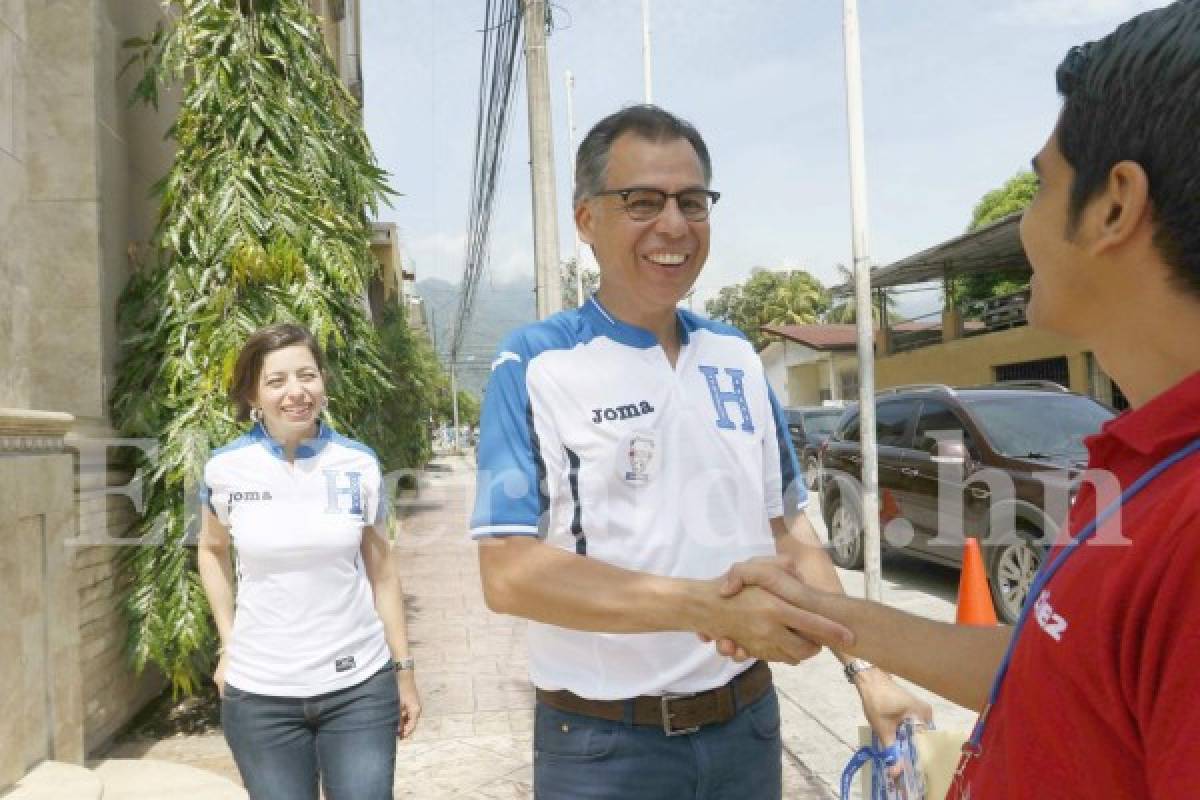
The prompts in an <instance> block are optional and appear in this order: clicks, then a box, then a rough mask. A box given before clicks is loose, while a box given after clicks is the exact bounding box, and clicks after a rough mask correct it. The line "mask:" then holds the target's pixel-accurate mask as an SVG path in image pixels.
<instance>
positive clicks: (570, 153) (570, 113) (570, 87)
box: [567, 70, 583, 306]
mask: <svg viewBox="0 0 1200 800" xmlns="http://www.w3.org/2000/svg"><path fill="white" fill-rule="evenodd" d="M567 163H568V164H571V165H574V163H575V76H574V75H572V74H571V70H567ZM574 175H575V170H574V168H573V167H572V169H571V176H572V180H574ZM571 231H572V237H571V238H572V240H573V241H574V242H575V305H577V306H582V305H583V265H582V264H580V263H579V231H578V230H577V229H576V228H575V227H574V226H572V228H571Z"/></svg>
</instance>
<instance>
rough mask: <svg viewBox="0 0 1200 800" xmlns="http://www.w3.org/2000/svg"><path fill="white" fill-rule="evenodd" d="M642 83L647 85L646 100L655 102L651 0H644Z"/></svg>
mask: <svg viewBox="0 0 1200 800" xmlns="http://www.w3.org/2000/svg"><path fill="white" fill-rule="evenodd" d="M642 85H643V86H644V87H645V94H646V102H647V103H653V102H654V94H653V92H651V91H650V0H642Z"/></svg>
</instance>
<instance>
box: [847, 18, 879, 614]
mask: <svg viewBox="0 0 1200 800" xmlns="http://www.w3.org/2000/svg"><path fill="white" fill-rule="evenodd" d="M842 11H843V19H842V33H843V36H844V40H845V51H846V118H847V124H848V128H849V132H850V208H851V226H852V229H853V247H854V298H855V307H856V310H857V316H858V320H857V323H858V413H859V420H860V424H859V431H860V440H861V442H862V486H863V497H862V523H863V548H864V554H863V556H864V565H863V566H864V570H863V571H864V575H865V578H866V590H867V592H866V593H867V599H868V600H876V601H878V600H880V599H881V596H882V594H883V579H882V574H881V565H880V560H879V544H880V540H879V451H878V450H877V449H876V439H875V361H874V358H875V330H874V324H873V315H872V314H871V260H870V257H869V256H868V252H867V171H866V148H865V146H864V143H863V107H862V54H861V52H860V50H859V40H858V0H843V4H842Z"/></svg>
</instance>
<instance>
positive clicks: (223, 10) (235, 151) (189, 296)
mask: <svg viewBox="0 0 1200 800" xmlns="http://www.w3.org/2000/svg"><path fill="white" fill-rule="evenodd" d="M166 6H167V9H166V11H167V14H166V15H165V17H164V22H163V23H160V25H159V26H158V28H157V29H156V30H155V32H154V33H153V35H152V36H151V37H150V38H148V39H141V40H130V41H129V42H126V46H127V47H130V48H132V49H133V50H134V52H135V55H134V57H133V58H132V59H131V60H130V63H131V64H136V63H140V67H141V69H142V70H143V71H144V72H143V74H142V76H141V79H140V81H139V82H138V84H137V86H136V89H135V91H134V98H133V101H134V102H138V101H140V102H144V103H147V104H150V105H153V106H155V107H157V106H158V102H159V94H160V91H163V90H164V89H165V88H167V87H173V88H175V89H177V90H178V91H179V97H180V101H181V103H180V109H179V113H178V117H177V118H176V120H175V122H174V124H173V125H172V127H171V128H170V130H169V132H168V136H169V138H171V139H173V140H174V142H175V143H176V145H177V151H176V155H175V158H174V162H173V164H172V166H171V168H170V171H169V172H168V173H167V175H166V176H165V177H164V178H163V179H162V180H161V181H159V182H158V183H157V184H156V186H155V192H156V193H157V196H158V198H159V199H160V206H159V216H158V225H157V229H156V232H155V234H154V240H153V247H152V248H151V254H150V255H149V256H148V257H147V258H146V259H145V263H143V264H141V265H140V267H139V269H138V270H137V272H136V274H135V275H134V276H133V277H132V279H131V280H130V282H129V284H128V286H127V288H126V289H125V291H124V293H123V295H122V297H121V300H120V304H119V308H118V322H119V326H120V329H121V332H122V337H123V342H124V351H123V357H122V361H121V363H120V365H119V368H118V380H117V383H116V386H115V389H114V392H113V396H112V411H113V419H114V422H115V424H116V425H117V426H118V428H119V429H120V431H121V432H122V434H123V435H125V436H130V437H144V438H153V439H156V440H157V441H158V445H159V450H158V453H157V456H156V457H155V458H153V459H150V458H143V459H142V461H141V462H140V465H139V468H140V471H141V475H142V480H143V493H144V502H145V507H144V513H143V514H142V517H141V521H140V523H139V525H138V528H137V530H136V531H134V534H135V535H138V536H143V537H147V538H146V544H144V545H143V546H139V547H129V548H126V549H125V551H124V552H125V553H126V557H125V559H124V567H125V568H126V577H127V578H128V587H129V588H128V594H127V598H126V602H125V609H126V611H127V616H128V620H129V640H128V649H129V656H130V660H131V663H132V664H133V666H134V667H135V668H136V669H137V670H138V671H141V670H142V669H144V668H145V667H146V665H147V664H154V665H156V666H157V667H158V668H159V669H160V670H161V671H162V672H163V674H164V675H165V676H166V677H167V679H168V681H169V683H170V685H171V687H172V689H173V692H174V693H175V694H177V695H178V694H180V693H185V694H186V693H192V692H194V691H195V690H196V689H197V688H198V687H199V686H200V684H201V682H202V681H203V680H204V679H205V678H206V676H207V674H208V671H209V670H210V668H211V666H212V663H213V659H214V652H215V647H214V633H215V632H214V629H213V625H212V622H211V617H210V613H209V609H208V605H207V602H206V600H205V598H204V593H203V590H202V587H201V585H200V581H199V576H198V575H197V573H196V570H195V553H194V549H193V548H191V547H188V546H187V544H188V543H189V542H190V541H193V539H192V537H194V536H195V534H196V532H197V530H198V512H199V504H198V502H196V501H194V500H192V499H191V498H190V495H191V494H192V493H193V492H194V491H195V488H196V486H197V484H198V482H199V478H200V475H201V472H202V468H203V464H204V461H205V459H206V458H207V456H208V454H209V452H210V450H211V449H212V448H214V447H217V446H220V445H222V444H224V443H225V442H228V441H229V440H231V439H232V438H234V437H236V436H237V435H238V434H239V433H241V432H242V431H243V430H244V427H243V426H241V425H239V424H238V423H237V422H236V421H235V419H234V418H233V415H232V409H231V408H230V406H229V405H228V402H227V400H226V391H227V387H228V385H229V381H230V376H231V373H232V369H233V365H234V361H235V358H236V356H237V353H238V350H239V348H240V347H241V345H242V344H243V343H244V342H245V339H246V337H247V336H248V335H249V334H250V333H251V332H252V331H254V330H256V329H257V328H259V327H261V326H263V325H267V324H271V323H274V322H279V321H284V320H294V321H298V322H300V323H302V324H304V325H307V326H308V327H309V329H311V330H312V331H313V333H314V334H315V335H316V337H317V339H318V341H319V342H320V343H321V345H322V347H323V348H324V349H325V351H326V353H327V355H328V358H329V367H330V369H329V372H330V381H329V396H330V398H331V407H330V411H329V413H330V415H331V416H332V421H333V423H334V425H335V427H336V428H338V429H340V430H342V431H344V432H347V433H348V435H351V436H355V437H356V438H359V439H362V440H364V441H366V442H368V443H370V444H372V445H374V446H375V447H377V448H378V449H380V450H381V455H382V454H384V453H385V452H386V451H387V450H388V449H389V446H392V449H395V448H394V445H395V444H396V441H397V440H398V439H403V435H402V434H403V431H397V430H396V429H395V427H394V426H393V427H390V428H389V427H388V425H386V424H385V422H386V421H387V420H386V414H385V411H384V409H385V404H386V403H387V402H388V401H389V397H390V395H391V392H392V391H395V387H394V384H393V383H392V382H391V380H390V379H391V378H394V377H396V376H395V374H394V373H393V372H392V370H391V369H390V368H389V366H388V365H386V364H385V360H384V357H383V356H384V354H383V352H382V351H381V343H380V339H379V336H378V333H377V331H376V330H375V329H374V328H373V326H372V324H371V321H370V319H369V316H368V314H367V312H366V305H365V300H364V298H365V296H366V293H365V291H364V286H365V284H366V282H367V281H368V280H369V278H370V276H371V274H372V273H373V271H374V270H375V269H376V267H375V263H374V261H373V258H372V256H371V253H370V225H369V222H368V216H367V212H368V211H370V212H372V213H373V212H375V210H376V208H377V204H378V203H379V202H380V201H381V200H383V199H384V198H385V197H386V195H388V194H389V193H390V190H389V189H388V188H387V185H386V176H385V173H384V172H383V171H382V170H380V169H379V168H378V167H377V166H376V163H375V159H374V156H373V154H372V152H371V148H370V145H369V143H368V142H367V138H366V136H365V134H364V132H363V130H362V125H361V121H360V117H359V109H358V105H357V103H356V101H355V99H354V98H353V97H352V96H351V95H350V94H349V92H348V91H347V89H346V87H345V86H344V85H343V84H342V82H341V81H340V80H339V79H338V76H337V71H336V68H335V67H334V64H333V62H332V60H331V59H330V57H329V54H328V52H327V50H326V48H325V44H324V41H323V39H322V37H321V34H320V33H319V30H320V29H319V21H318V20H317V19H316V18H315V16H314V15H313V14H312V12H311V11H310V9H309V7H308V5H307V3H306V2H305V1H304V0H169V2H167V3H166ZM400 335H402V334H400ZM402 344H403V342H402ZM401 377H403V376H401ZM426 416H428V415H427V414H426ZM391 421H392V422H394V419H393V420H391ZM422 427H423V420H420V421H419V422H418V424H416V425H414V426H413V429H414V430H420V428H422ZM410 449H411V447H410ZM419 449H420V448H419V447H418V448H417V450H418V451H419ZM426 455H427V453H426ZM404 458H405V460H410V459H420V458H422V454H421V452H411V453H406V454H404ZM412 465H413V464H391V465H389V466H391V467H399V466H412Z"/></svg>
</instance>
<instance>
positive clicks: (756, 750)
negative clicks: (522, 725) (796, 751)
mask: <svg viewBox="0 0 1200 800" xmlns="http://www.w3.org/2000/svg"><path fill="white" fill-rule="evenodd" d="M629 720H630V715H629V714H626V721H625V722H609V721H608V720H603V719H597V718H595V717H585V716H580V715H578V714H570V713H567V712H564V711H558V710H557V709H553V708H550V707H549V706H545V705H543V704H541V703H539V704H538V706H537V712H536V717H535V720H534V730H533V794H534V797H535V798H537V800H568V799H569V800H610V799H611V800H618V798H619V800H685V798H686V800H693V798H694V799H695V800H779V798H780V797H781V796H782V794H783V741H782V739H781V738H780V735H779V699H778V697H776V695H775V689H774V687H772V688H770V689H768V690H767V693H766V694H765V695H763V696H762V697H760V698H759V699H758V700H756V701H754V702H753V703H751V704H750V705H747V706H744V707H740V708H739V709H738V712H737V715H736V716H734V718H733V719H731V720H730V721H729V722H726V723H724V724H719V725H707V726H705V727H703V728H701V729H700V730H699V731H697V732H695V733H691V734H685V735H682V736H667V735H666V734H665V733H663V731H662V729H661V728H656V727H651V726H647V725H633V724H631V723H630V721H629Z"/></svg>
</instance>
